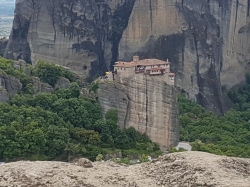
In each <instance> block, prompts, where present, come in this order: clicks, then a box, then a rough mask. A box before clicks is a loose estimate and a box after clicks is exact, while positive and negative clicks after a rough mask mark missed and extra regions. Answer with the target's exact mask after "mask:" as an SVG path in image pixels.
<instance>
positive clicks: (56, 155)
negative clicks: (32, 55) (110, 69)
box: [0, 58, 161, 161]
mask: <svg viewBox="0 0 250 187" xmlns="http://www.w3.org/2000/svg"><path fill="white" fill-rule="evenodd" d="M0 70H1V73H7V74H8V75H11V76H13V77H16V78H18V79H19V80H20V81H21V82H22V84H23V89H22V90H21V91H20V92H19V93H18V94H16V95H15V96H13V97H11V99H10V102H9V103H0V114H1V115H0V160H2V161H11V160H17V159H30V160H55V159H56V160H71V159H73V158H74V157H83V156H84V157H87V158H89V159H91V160H96V159H100V156H102V155H105V154H107V153H109V154H110V153H115V152H117V151H121V152H122V154H123V156H125V157H126V156H129V155H130V154H138V155H149V154H151V155H157V154H161V152H160V151H159V147H158V145H156V144H155V143H153V142H151V141H150V139H149V138H148V137H147V136H146V135H143V134H140V133H138V132H136V131H135V129H134V128H128V129H125V130H123V129H120V128H119V127H118V125H117V121H118V116H117V112H116V111H115V110H109V111H108V112H107V113H106V114H105V117H103V115H102V113H101V108H100V105H99V104H98V102H97V101H96V100H95V99H92V98H87V97H84V96H82V95H81V89H80V87H79V84H77V83H76V82H77V80H76V78H75V76H74V74H72V73H70V72H68V71H66V70H64V69H63V68H61V67H59V66H56V65H53V64H49V63H46V62H43V61H39V62H38V64H37V65H36V67H29V70H28V72H29V74H30V75H28V74H27V73H26V72H27V70H23V69H16V68H14V66H13V61H10V60H6V59H3V58H0ZM25 71H26V72H25ZM32 76H37V77H39V78H40V80H41V81H44V82H46V83H48V84H50V85H51V86H54V85H55V83H56V82H57V80H58V79H59V78H60V77H61V76H62V77H65V78H67V79H69V80H70V81H71V82H72V84H71V86H70V87H69V88H68V89H58V88H57V89H54V92H53V93H35V92H34V88H33V84H32V79H31V77H32ZM74 81H76V82H74ZM89 89H90V90H93V91H96V89H98V83H93V84H92V85H91V86H90V87H89Z"/></svg>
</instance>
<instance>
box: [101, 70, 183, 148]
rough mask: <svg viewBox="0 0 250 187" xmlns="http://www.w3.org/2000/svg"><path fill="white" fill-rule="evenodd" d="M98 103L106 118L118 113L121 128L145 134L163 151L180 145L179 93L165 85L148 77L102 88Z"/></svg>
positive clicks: (105, 85)
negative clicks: (111, 111)
mask: <svg viewBox="0 0 250 187" xmlns="http://www.w3.org/2000/svg"><path fill="white" fill-rule="evenodd" d="M98 100H99V103H100V105H101V107H102V109H103V113H104V114H105V113H106V112H107V111H108V110H109V109H116V110H117V112H118V120H119V122H118V124H119V126H120V127H121V128H128V127H131V126H132V127H134V128H135V129H136V130H137V131H139V132H141V133H146V134H147V135H148V136H149V137H150V139H151V140H152V141H154V142H157V143H158V144H159V145H160V146H161V148H162V149H166V148H169V147H170V146H174V145H175V146H176V145H177V144H178V141H179V125H178V105H177V90H176V88H175V87H173V86H170V85H168V84H167V83H166V82H165V81H163V80H160V79H156V78H154V77H147V76H141V75H139V76H135V77H131V78H123V79H121V80H119V81H115V82H102V83H100V84H99V89H98Z"/></svg>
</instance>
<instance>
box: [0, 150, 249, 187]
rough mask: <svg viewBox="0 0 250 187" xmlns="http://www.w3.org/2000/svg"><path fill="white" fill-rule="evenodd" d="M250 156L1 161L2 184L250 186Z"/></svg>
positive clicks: (197, 154)
mask: <svg viewBox="0 0 250 187" xmlns="http://www.w3.org/2000/svg"><path fill="white" fill-rule="evenodd" d="M249 176H250V160H249V159H240V158H229V157H225V156H216V155H212V154H208V153H202V152H182V153H173V154H169V155H164V156H162V157H160V158H159V159H157V160H155V161H153V162H150V163H144V164H136V165H132V166H124V165H118V164H116V163H113V162H110V161H108V162H94V163H93V167H92V168H84V167H80V166H77V165H74V164H72V163H63V162H40V161H36V162H30V161H19V162H13V163H6V164H2V165H0V186H37V187H42V186H51V187H52V186H60V187H64V186H65V187H68V186H85V187H157V186H159V187H169V186H171V187H172V186H173V187H180V186H181V187H188V186H210V187H212V186H213V187H217V186H218V187H228V186H230V187H249V184H250V177H249Z"/></svg>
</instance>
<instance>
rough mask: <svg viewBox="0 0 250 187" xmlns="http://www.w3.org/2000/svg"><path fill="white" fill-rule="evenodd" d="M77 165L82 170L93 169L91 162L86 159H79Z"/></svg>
mask: <svg viewBox="0 0 250 187" xmlns="http://www.w3.org/2000/svg"><path fill="white" fill-rule="evenodd" d="M77 165H78V166H82V167H84V168H92V167H93V165H92V163H91V161H90V160H89V159H87V158H80V159H79V160H78V162H77Z"/></svg>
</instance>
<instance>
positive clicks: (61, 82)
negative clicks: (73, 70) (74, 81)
mask: <svg viewBox="0 0 250 187" xmlns="http://www.w3.org/2000/svg"><path fill="white" fill-rule="evenodd" d="M70 85H71V83H70V81H69V80H68V79H66V78H65V77H59V79H58V81H57V83H56V84H55V88H62V89H67V88H69V87H70Z"/></svg>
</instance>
